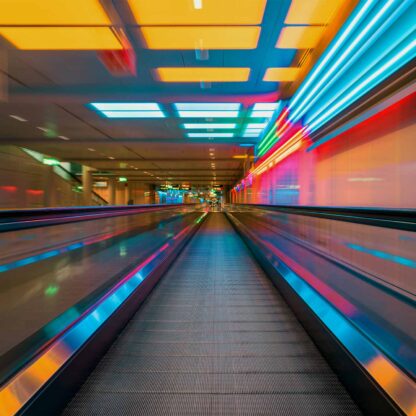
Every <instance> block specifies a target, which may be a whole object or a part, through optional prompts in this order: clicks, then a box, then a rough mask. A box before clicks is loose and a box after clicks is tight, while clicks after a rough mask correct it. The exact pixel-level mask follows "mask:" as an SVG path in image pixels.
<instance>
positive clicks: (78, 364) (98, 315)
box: [0, 214, 206, 416]
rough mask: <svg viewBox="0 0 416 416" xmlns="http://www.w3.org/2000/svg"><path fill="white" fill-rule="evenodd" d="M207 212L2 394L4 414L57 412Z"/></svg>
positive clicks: (110, 293)
mask: <svg viewBox="0 0 416 416" xmlns="http://www.w3.org/2000/svg"><path fill="white" fill-rule="evenodd" d="M205 216H206V214H201V215H200V216H199V217H198V219H197V220H196V221H194V223H193V224H191V225H189V226H188V227H186V228H185V229H183V230H182V231H181V232H180V233H178V234H176V235H175V236H173V237H172V238H171V239H170V240H169V241H168V242H167V243H165V244H164V245H163V246H161V247H160V248H159V249H158V250H157V251H156V252H155V253H153V254H152V255H151V256H149V257H148V258H147V259H146V260H144V261H143V262H142V263H141V264H139V265H138V266H137V267H136V268H135V269H134V270H133V271H131V272H130V273H129V274H128V275H127V276H125V277H124V279H123V280H121V281H120V282H118V283H117V284H116V285H115V286H114V287H113V288H112V289H111V290H110V291H108V292H107V293H106V294H105V295H104V296H103V297H102V298H101V299H100V300H98V301H97V302H96V303H95V304H94V305H93V306H92V307H91V308H89V309H88V310H87V311H86V312H85V313H84V314H83V315H82V316H81V317H80V318H79V319H78V320H76V321H75V322H74V323H73V324H72V325H71V326H69V327H68V328H66V330H64V331H63V333H62V334H61V335H60V336H59V337H57V338H56V339H55V341H54V342H53V343H51V345H50V346H49V347H48V349H46V350H45V351H43V352H42V353H41V354H39V356H37V357H36V358H34V360H33V361H32V362H31V363H29V364H28V365H27V366H26V367H25V368H24V369H22V370H21V371H20V372H19V373H18V374H17V375H16V376H14V377H13V378H12V379H11V380H10V381H9V382H8V383H6V384H5V385H4V386H3V387H2V388H1V390H0V402H2V403H3V407H2V409H1V411H0V415H1V416H6V415H7V416H9V415H15V414H33V415H39V414H56V413H57V412H58V411H59V409H60V408H62V406H64V405H65V403H66V401H67V400H69V399H70V397H71V396H72V394H73V393H74V392H75V391H76V389H77V388H78V387H79V383H81V382H82V380H83V379H84V378H85V377H86V376H87V375H88V373H89V372H90V371H91V369H92V368H93V367H94V366H95V364H96V363H97V362H98V361H99V359H100V357H101V356H102V354H103V353H104V352H105V351H106V350H107V349H108V347H109V346H110V345H111V342H112V341H113V339H114V337H115V336H116V335H117V334H118V333H119V331H120V330H121V329H122V328H123V326H124V325H125V324H126V323H127V321H128V320H129V318H130V317H131V315H132V314H133V313H134V312H135V311H136V310H137V308H138V306H139V305H140V303H141V302H142V301H143V300H144V299H145V297H146V295H147V294H148V293H149V291H150V290H151V289H152V288H153V287H154V285H155V284H156V283H157V281H158V280H159V278H160V277H161V275H162V274H163V272H164V271H165V270H166V269H167V267H168V266H169V264H170V263H171V262H172V261H173V260H174V259H175V258H176V257H177V254H178V253H179V251H180V250H181V249H182V248H183V246H184V245H185V244H186V242H187V241H188V240H189V238H190V237H191V236H192V235H193V234H194V233H195V231H196V230H197V228H198V226H199V224H200V223H201V221H202V220H203V219H204V218H205Z"/></svg>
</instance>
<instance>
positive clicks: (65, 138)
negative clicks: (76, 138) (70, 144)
mask: <svg viewBox="0 0 416 416" xmlns="http://www.w3.org/2000/svg"><path fill="white" fill-rule="evenodd" d="M58 138H59V139H62V140H71V139H70V138H69V137H66V136H58Z"/></svg>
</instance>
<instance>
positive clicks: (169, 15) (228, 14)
mask: <svg viewBox="0 0 416 416" xmlns="http://www.w3.org/2000/svg"><path fill="white" fill-rule="evenodd" d="M128 2H129V5H130V8H131V10H132V12H133V15H134V17H135V19H136V21H137V23H138V24H139V25H154V26H161V25H168V26H184V25H191V26H195V25H259V24H261V22H262V20H263V14H264V9H265V7H266V0H239V1H238V7H236V4H237V3H236V2H235V1H224V0H205V1H204V0H202V8H196V7H195V4H197V6H199V1H198V0H194V2H193V6H194V7H192V6H191V7H189V6H190V4H191V5H192V2H191V1H172V0H157V1H154V2H152V1H149V0H128ZM189 3H190V4H189Z"/></svg>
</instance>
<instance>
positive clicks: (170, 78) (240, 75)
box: [156, 67, 250, 82]
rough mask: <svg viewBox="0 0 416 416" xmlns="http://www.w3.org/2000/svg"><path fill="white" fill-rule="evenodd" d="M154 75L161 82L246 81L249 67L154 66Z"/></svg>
mask: <svg viewBox="0 0 416 416" xmlns="http://www.w3.org/2000/svg"><path fill="white" fill-rule="evenodd" d="M156 76H157V78H158V79H159V80H160V81H162V82H246V81H248V78H249V76H250V68H231V67H187V68H184V67H177V68H172V67H168V68H156Z"/></svg>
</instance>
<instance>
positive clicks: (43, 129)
mask: <svg viewBox="0 0 416 416" xmlns="http://www.w3.org/2000/svg"><path fill="white" fill-rule="evenodd" d="M36 128H37V129H38V130H40V131H43V132H44V133H48V132H49V129H48V128H46V127H39V126H38V127H36Z"/></svg>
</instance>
